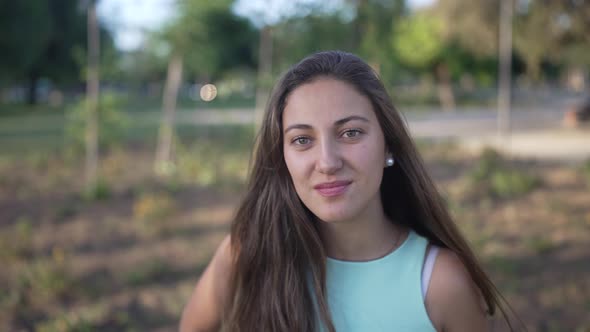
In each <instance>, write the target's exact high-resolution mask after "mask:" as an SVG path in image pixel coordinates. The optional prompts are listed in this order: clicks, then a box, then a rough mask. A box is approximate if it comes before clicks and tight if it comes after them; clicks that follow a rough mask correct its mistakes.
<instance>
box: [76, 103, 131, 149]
mask: <svg viewBox="0 0 590 332" xmlns="http://www.w3.org/2000/svg"><path fill="white" fill-rule="evenodd" d="M122 102H123V100H122V99H121V98H120V97H118V96H116V95H115V94H112V93H103V94H102V95H101V97H100V101H99V105H98V142H99V147H100V148H101V149H109V148H112V147H115V146H117V145H118V144H120V142H121V140H122V138H123V137H124V133H125V130H126V129H127V128H128V127H129V122H130V121H129V118H128V117H127V116H126V115H125V113H124V112H123V111H122V109H121V106H122ZM87 114H88V107H87V100H86V99H82V100H81V101H79V102H78V103H76V104H74V105H72V106H71V107H70V108H69V109H68V110H67V118H66V125H65V138H66V143H67V146H68V149H69V150H70V151H72V152H73V153H74V154H80V153H82V152H83V151H85V150H84V149H85V133H86V117H87Z"/></svg>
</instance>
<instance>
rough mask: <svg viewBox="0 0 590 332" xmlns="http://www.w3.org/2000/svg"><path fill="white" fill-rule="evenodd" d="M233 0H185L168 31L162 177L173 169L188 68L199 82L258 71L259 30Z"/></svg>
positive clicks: (160, 151)
mask: <svg viewBox="0 0 590 332" xmlns="http://www.w3.org/2000/svg"><path fill="white" fill-rule="evenodd" d="M232 4H233V0H219V1H206V0H181V1H179V2H178V3H177V6H178V8H177V10H178V17H177V18H176V19H175V20H174V21H172V22H171V24H170V25H169V26H168V27H166V28H165V29H164V32H163V34H162V38H164V40H166V41H167V42H168V44H169V47H170V57H169V59H170V60H169V65H168V74H167V78H166V83H165V88H164V96H163V114H162V123H161V125H160V131H159V135H158V146H157V149H156V160H155V165H154V169H155V170H156V173H158V174H161V175H165V174H166V173H167V171H168V170H170V167H169V166H170V165H171V158H172V152H173V136H174V129H173V128H174V118H175V108H176V98H177V95H178V89H179V87H180V83H181V81H182V76H183V68H184V70H186V71H187V72H188V74H189V75H192V76H193V77H195V78H197V79H198V80H199V81H204V82H207V81H210V80H211V79H213V78H217V77H219V76H220V75H221V74H222V73H223V72H225V71H228V70H231V69H235V68H236V67H240V66H245V67H254V64H255V57H254V54H255V44H256V32H255V30H254V27H253V26H252V25H251V24H250V23H249V22H248V21H247V20H246V19H245V18H241V17H238V16H236V15H235V14H234V13H233V12H232V11H231V6H232Z"/></svg>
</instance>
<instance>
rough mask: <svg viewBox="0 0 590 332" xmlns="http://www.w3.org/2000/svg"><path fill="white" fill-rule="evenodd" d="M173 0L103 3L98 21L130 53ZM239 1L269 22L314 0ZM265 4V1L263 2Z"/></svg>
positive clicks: (419, 1)
mask: <svg viewBox="0 0 590 332" xmlns="http://www.w3.org/2000/svg"><path fill="white" fill-rule="evenodd" d="M174 1H175V0H102V1H100V2H99V5H98V15H99V17H100V19H101V20H102V21H103V22H105V23H106V24H107V26H109V27H110V28H111V31H113V33H114V37H115V44H116V45H117V47H119V48H120V49H122V50H133V49H137V48H138V47H140V46H141V43H142V41H143V38H144V36H145V33H146V32H147V31H149V30H156V29H158V28H160V27H161V26H162V25H163V24H164V23H165V22H166V21H167V20H169V19H170V18H171V17H172V16H173V15H174V7H173V3H174ZM266 1H267V0H238V2H237V4H236V8H235V10H236V12H237V13H238V14H239V15H243V16H247V17H252V16H256V17H259V16H263V17H265V20H267V21H269V22H275V21H277V20H278V19H279V18H280V17H281V16H282V15H288V13H289V11H292V10H293V8H294V6H296V5H297V4H298V3H309V2H314V0H273V1H271V2H270V3H269V4H270V5H265V2H266ZM434 1H436V0H409V5H410V7H412V8H419V7H423V6H428V5H430V4H432V3H433V2H434ZM338 2H340V0H330V1H325V0H324V3H328V5H327V6H328V7H330V6H337V5H338ZM266 3H268V2H266Z"/></svg>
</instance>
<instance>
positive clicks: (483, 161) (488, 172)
mask: <svg viewBox="0 0 590 332" xmlns="http://www.w3.org/2000/svg"><path fill="white" fill-rule="evenodd" d="M468 176H469V180H470V182H471V184H472V185H473V186H476V187H479V188H481V189H483V192H484V193H486V194H487V195H490V196H492V197H497V198H514V197H517V196H522V195H525V194H527V193H529V192H531V191H532V190H533V189H535V188H537V187H538V186H539V185H540V184H541V179H540V178H539V177H538V176H537V175H535V174H531V173H526V172H523V171H521V170H518V169H514V168H511V167H510V166H509V165H508V162H507V161H506V160H504V158H503V157H502V155H500V154H499V153H498V152H497V151H496V150H493V149H490V148H486V149H485V150H484V151H483V152H482V154H481V157H480V158H479V160H478V162H477V164H476V165H475V166H474V168H473V170H472V171H471V172H470V173H469V175H468Z"/></svg>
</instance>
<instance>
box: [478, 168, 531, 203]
mask: <svg viewBox="0 0 590 332" xmlns="http://www.w3.org/2000/svg"><path fill="white" fill-rule="evenodd" d="M539 184H540V179H539V178H538V177H537V176H534V175H530V174H527V173H524V172H521V171H517V170H506V169H498V170H496V171H494V172H493V173H492V174H491V179H490V190H491V193H492V194H493V195H494V196H496V197H500V198H511V197H517V196H521V195H524V194H527V193H529V192H531V191H532V190H533V189H535V188H536V187H537V186H538V185H539Z"/></svg>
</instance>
